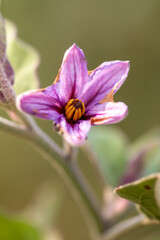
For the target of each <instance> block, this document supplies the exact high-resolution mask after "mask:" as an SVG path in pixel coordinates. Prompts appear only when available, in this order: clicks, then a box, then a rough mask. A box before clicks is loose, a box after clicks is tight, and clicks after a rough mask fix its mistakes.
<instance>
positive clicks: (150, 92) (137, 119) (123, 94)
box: [0, 0, 160, 240]
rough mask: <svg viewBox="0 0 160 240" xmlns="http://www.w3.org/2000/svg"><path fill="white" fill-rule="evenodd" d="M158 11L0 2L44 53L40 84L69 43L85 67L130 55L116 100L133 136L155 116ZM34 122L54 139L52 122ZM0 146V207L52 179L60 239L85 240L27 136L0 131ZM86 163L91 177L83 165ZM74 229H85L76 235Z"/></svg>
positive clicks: (88, 1) (24, 199)
mask: <svg viewBox="0 0 160 240" xmlns="http://www.w3.org/2000/svg"><path fill="white" fill-rule="evenodd" d="M159 11H160V2H159V1H157V0H141V1H138V0H134V1H128V0H79V1H78V0H66V1H64V0H46V1H43V0H34V1H33V0H12V1H11V0H3V1H2V13H3V15H4V17H6V18H8V19H10V20H11V21H13V22H14V23H15V24H16V25H17V27H18V34H19V37H20V38H22V39H23V40H25V41H26V42H28V43H30V44H31V45H33V46H34V47H35V48H36V49H37V50H38V51H39V53H40V55H41V65H40V67H39V77H40V80H41V86H42V87H45V86H47V85H50V84H51V83H52V82H53V80H54V78H55V76H56V75H57V72H58V69H59V67H60V65H61V61H62V57H63V54H64V52H65V50H66V49H67V48H68V47H70V46H71V45H72V44H73V42H76V43H77V45H78V46H79V47H80V48H82V49H83V51H84V53H85V55H86V58H87V61H88V68H89V69H94V68H95V67H96V66H98V65H99V64H100V63H102V62H104V61H110V60H117V59H119V60H130V64H131V69H130V73H129V76H128V79H127V80H126V82H125V84H124V86H123V87H122V88H121V89H120V91H119V92H118V93H117V95H116V97H115V99H116V100H117V101H124V102H125V103H126V104H127V105H128V106H129V115H128V117H127V118H126V119H125V120H124V121H123V122H122V123H120V124H118V126H119V127H120V128H122V130H124V132H125V133H126V134H127V135H128V137H129V139H130V140H131V141H132V140H134V139H136V138H137V137H138V136H140V135H141V134H143V133H144V132H145V131H147V130H148V129H149V128H151V127H152V126H155V125H158V124H159V122H160V111H159V101H160V97H159V89H160V71H159V70H160V67H159V65H160V29H159V23H160V14H159ZM39 124H40V125H41V126H42V127H43V128H44V129H45V130H46V131H47V132H48V133H49V134H50V135H53V137H56V135H55V134H54V133H52V130H51V126H52V124H51V123H50V122H44V121H39ZM0 146H1V147H0V151H1V157H0V204H1V205H2V207H6V208H9V209H10V210H17V211H20V210H21V209H22V208H23V207H24V206H26V205H27V204H29V203H30V202H31V200H32V198H33V196H34V193H35V191H36V189H37V188H39V187H40V186H41V185H43V183H44V182H45V181H46V180H47V179H51V182H52V184H53V190H54V191H55V192H57V195H58V193H63V195H64V196H65V198H64V199H65V201H64V202H63V203H62V204H61V208H60V210H59V214H58V217H57V218H56V226H57V227H58V229H60V231H62V233H63V235H64V236H65V239H69V240H72V239H76V240H81V239H89V237H88V233H87V230H86V227H85V223H84V221H83V218H82V215H81V214H80V213H79V210H78V209H77V206H76V204H75V202H74V201H73V199H72V197H71V195H70V194H69V192H68V190H67V189H66V188H65V187H64V184H63V181H62V180H61V179H60V178H59V176H58V175H57V174H56V172H55V171H53V170H52V169H50V166H49V165H48V164H47V163H46V162H45V161H44V160H43V159H42V158H41V157H40V156H39V154H37V153H36V152H35V151H34V150H33V149H32V148H31V147H30V145H29V144H28V143H26V142H25V141H22V140H20V139H17V138H15V137H13V136H10V135H8V134H4V133H2V132H1V133H0ZM82 161H83V162H85V159H84V158H83V159H82ZM84 168H85V169H86V172H87V174H88V175H89V174H90V173H89V167H88V165H87V166H85V163H84ZM90 178H91V179H92V178H93V176H90ZM91 182H92V181H91ZM94 184H95V185H96V183H94ZM97 188H98V187H97ZM97 191H98V190H97ZM79 228H80V229H83V231H82V230H81V231H80V233H79V234H78V235H77V232H79ZM72 229H74V231H73V230H72ZM133 239H134V238H133ZM155 239H156V238H155ZM157 239H158V238H157Z"/></svg>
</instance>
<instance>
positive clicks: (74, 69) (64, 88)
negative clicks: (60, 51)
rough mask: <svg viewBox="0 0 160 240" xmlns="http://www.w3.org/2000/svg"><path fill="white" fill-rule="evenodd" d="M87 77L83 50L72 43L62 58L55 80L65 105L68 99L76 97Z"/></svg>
mask: <svg viewBox="0 0 160 240" xmlns="http://www.w3.org/2000/svg"><path fill="white" fill-rule="evenodd" d="M87 79H88V70H87V61H86V59H85V55H84V53H83V51H82V50H81V49H80V48H78V47H77V45H76V44H73V46H72V47H70V48H69V49H68V50H67V51H66V53H65V55H64V58H63V62H62V65H61V68H60V71H59V73H58V76H57V78H56V80H55V84H56V89H57V94H58V96H59V98H60V100H61V101H62V102H63V104H64V105H65V104H66V103H67V102H68V101H69V99H71V98H78V97H79V95H80V94H81V92H82V90H83V88H84V85H85V83H86V82H87Z"/></svg>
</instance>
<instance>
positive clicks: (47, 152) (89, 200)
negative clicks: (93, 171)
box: [0, 110, 105, 230]
mask: <svg viewBox="0 0 160 240" xmlns="http://www.w3.org/2000/svg"><path fill="white" fill-rule="evenodd" d="M17 111H18V110H17ZM16 113H17V112H16ZM21 116H23V118H22V121H23V122H24V119H25V122H27V126H26V125H22V126H21V125H19V124H17V123H14V122H12V121H10V120H7V119H3V118H0V129H1V130H4V131H7V132H9V133H13V134H15V135H18V136H20V137H22V138H25V139H26V140H28V141H29V142H30V143H32V146H34V147H35V148H36V149H37V150H38V152H40V153H41V154H42V155H43V157H44V158H45V159H46V160H47V161H48V162H49V163H50V164H51V165H52V167H54V168H55V169H56V170H57V171H58V172H59V174H60V175H61V176H62V178H63V179H65V181H64V182H65V183H66V184H67V185H68V186H69V188H70V189H71V191H73V193H74V194H73V196H78V199H81V200H83V201H81V203H82V202H83V204H84V203H85V205H86V206H87V209H88V210H89V211H88V212H89V213H90V215H92V217H93V219H95V223H96V224H97V227H98V229H99V230H102V229H104V226H105V220H104V219H103V217H102V215H101V206H100V203H99V201H98V200H97V198H96V196H95V194H94V193H93V191H92V189H91V188H90V186H89V185H88V183H87V181H86V180H85V178H84V176H83V175H82V173H81V171H80V169H79V167H78V165H77V163H76V161H73V158H72V154H70V153H69V152H65V151H64V150H63V149H61V148H60V147H59V146H58V145H57V144H56V143H55V142H54V141H53V140H52V139H51V138H50V137H49V136H48V135H47V134H46V133H44V132H43V131H42V130H41V129H40V128H39V127H38V125H37V124H36V122H35V121H34V120H33V119H32V118H31V117H28V116H26V115H25V114H23V113H20V112H19V116H18V117H21ZM28 126H29V127H28ZM71 152H72V150H71ZM55 153H56V155H57V156H56V158H54V157H53V156H54V155H55ZM73 156H74V155H73ZM75 193H76V194H75ZM77 193H78V194H77ZM76 199H77V197H76ZM78 202H80V201H79V200H78ZM90 219H91V218H90Z"/></svg>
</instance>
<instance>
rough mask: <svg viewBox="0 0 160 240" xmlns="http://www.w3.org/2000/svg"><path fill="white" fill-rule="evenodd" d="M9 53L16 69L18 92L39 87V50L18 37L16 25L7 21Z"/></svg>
mask: <svg viewBox="0 0 160 240" xmlns="http://www.w3.org/2000/svg"><path fill="white" fill-rule="evenodd" d="M6 27H7V55H8V58H9V61H10V62H11V65H12V67H13V69H14V71H15V83H14V90H15V92H16V93H17V94H20V93H23V92H25V91H28V90H32V89H36V88H39V83H38V78H37V73H36V70H37V68H38V66H39V62H40V58H39V54H38V53H37V51H36V50H35V49H34V48H33V47H31V46H30V45H28V44H26V43H25V42H23V41H22V40H20V39H19V38H17V35H16V33H17V31H16V27H15V26H14V25H13V24H12V23H11V22H9V21H6Z"/></svg>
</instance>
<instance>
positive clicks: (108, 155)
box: [88, 126, 128, 186]
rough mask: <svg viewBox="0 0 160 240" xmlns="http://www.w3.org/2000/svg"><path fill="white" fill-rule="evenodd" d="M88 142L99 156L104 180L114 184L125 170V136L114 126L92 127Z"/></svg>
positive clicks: (126, 152)
mask: <svg viewBox="0 0 160 240" xmlns="http://www.w3.org/2000/svg"><path fill="white" fill-rule="evenodd" d="M88 140H89V143H90V145H91V147H92V150H93V151H95V154H96V155H97V157H98V158H99V164H100V168H101V170H102V172H103V174H104V177H105V179H106V181H107V182H108V183H109V184H111V185H113V186H116V184H117V182H119V179H120V178H121V176H122V174H123V173H124V170H125V164H126V160H127V154H128V151H127V147H126V145H127V141H126V136H125V135H124V134H123V133H122V131H120V130H119V129H118V128H115V127H101V126H98V127H96V128H92V130H91V131H90V133H89V139H88Z"/></svg>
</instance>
